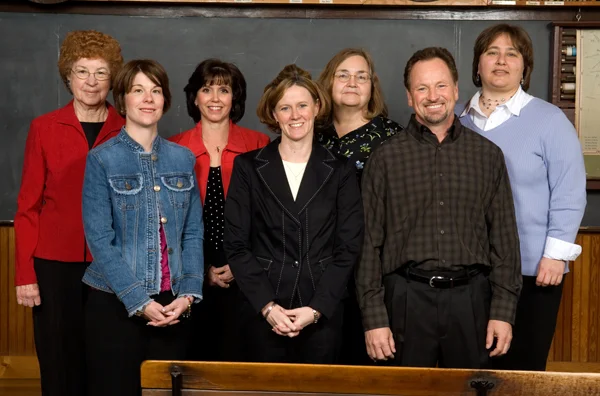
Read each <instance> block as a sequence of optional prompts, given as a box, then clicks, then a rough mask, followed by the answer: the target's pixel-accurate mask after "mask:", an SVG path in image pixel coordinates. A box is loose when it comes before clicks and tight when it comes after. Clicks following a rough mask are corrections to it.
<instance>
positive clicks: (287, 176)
mask: <svg viewBox="0 0 600 396" xmlns="http://www.w3.org/2000/svg"><path fill="white" fill-rule="evenodd" d="M58 66H59V72H60V75H61V78H62V80H63V81H64V83H65V84H66V87H67V89H68V90H69V91H70V92H71V93H72V94H73V100H72V101H71V102H70V103H69V104H68V105H66V106H65V107H63V108H61V109H58V110H56V111H53V112H51V113H48V114H45V115H42V116H40V117H38V118H36V119H35V120H34V121H33V122H32V124H31V127H30V131H29V135H28V138H27V143H26V149H25V159H24V166H23V177H22V184H21V190H20V193H19V198H18V211H17V214H16V216H15V233H16V244H17V245H16V254H17V257H16V285H17V287H16V293H17V300H18V302H19V304H23V305H26V306H30V307H33V318H34V334H35V344H36V350H37V354H38V360H39V362H40V371H41V375H42V393H43V394H44V395H45V396H48V395H61V396H64V395H83V394H87V395H103V394H113V395H128V396H130V395H135V394H140V375H139V366H140V364H141V362H142V361H144V360H146V359H161V360H162V359H168V360H171V359H172V360H183V359H197V360H221V361H252V362H288V363H318V364H335V363H342V364H362V365H369V364H388V365H389V364H391V365H401V366H422V367H435V366H436V365H437V366H439V367H454V368H459V367H460V368H496V369H525V370H544V369H545V364H546V359H547V355H548V351H549V349H550V343H551V341H552V337H553V333H554V328H555V323H556V316H557V312H558V306H559V303H560V299H561V294H562V279H563V276H564V274H565V273H566V272H567V271H568V265H567V264H568V261H572V260H574V259H575V258H577V256H578V254H579V253H580V252H581V248H580V247H579V246H577V245H575V244H574V240H575V237H576V234H577V230H578V227H579V224H580V222H581V219H582V217H583V211H584V208H585V204H586V191H585V169H584V164H583V157H582V153H581V148H580V145H579V141H578V138H577V134H576V132H575V130H574V128H573V126H572V124H571V123H570V122H569V121H568V120H567V118H566V117H565V116H564V114H563V113H562V112H561V111H560V110H559V109H558V108H556V107H555V106H553V105H551V104H549V103H547V102H545V101H543V100H541V99H538V98H535V97H532V96H531V95H529V94H527V92H526V91H527V89H528V88H529V83H530V78H531V74H532V70H533V48H532V43H531V40H530V38H529V36H528V34H527V33H526V32H525V31H524V30H523V29H522V28H520V27H516V26H511V25H506V24H501V25H494V26H490V27H489V28H487V29H486V30H484V31H483V32H482V33H481V34H480V35H479V37H478V38H477V40H476V43H475V48H474V58H473V72H472V79H473V83H474V84H475V85H476V86H477V87H479V88H480V89H479V90H478V92H477V93H476V94H475V95H474V96H473V98H471V99H470V101H463V103H461V104H458V103H457V102H458V99H459V94H458V86H457V83H458V72H457V68H456V65H455V62H454V59H453V57H452V55H451V54H450V52H449V51H448V50H446V49H444V48H439V47H429V48H425V49H422V50H419V51H417V52H415V53H414V54H413V55H412V56H411V58H410V59H409V60H408V62H407V64H406V67H405V69H404V85H405V88H406V94H407V99H408V105H409V106H410V107H412V108H413V110H414V114H413V115H412V116H411V119H410V120H409V122H408V124H407V126H406V127H405V128H404V127H402V126H401V125H400V124H398V123H396V122H394V121H392V120H390V119H388V118H387V116H388V112H387V106H386V104H385V101H384V98H383V94H382V89H381V83H380V81H379V78H378V76H377V73H376V71H375V67H374V64H373V60H372V59H371V56H370V55H369V54H368V52H366V51H364V50H362V49H344V50H342V51H340V52H339V53H338V54H336V55H335V56H334V57H333V58H332V59H331V60H330V61H329V63H327V65H326V66H325V68H324V70H323V72H322V73H321V75H320V77H319V78H318V80H313V79H312V77H311V75H310V74H309V73H308V72H306V71H305V70H303V69H301V68H300V67H298V66H297V65H288V66H285V67H284V68H283V70H282V71H281V72H280V73H279V74H278V75H277V76H276V77H275V78H274V79H273V80H272V81H271V82H270V83H269V84H268V85H267V86H266V87H265V89H264V92H263V95H262V97H261V99H260V102H259V104H258V109H257V115H258V117H259V119H260V121H261V122H262V123H263V124H264V125H265V126H266V127H267V128H268V129H269V130H270V131H271V132H272V133H274V134H276V135H278V136H277V138H276V139H274V140H273V141H270V139H269V137H268V136H267V135H265V134H263V133H260V132H257V131H253V130H249V129H246V128H243V127H241V126H239V125H238V122H239V121H241V120H242V118H243V116H244V113H245V101H246V81H245V79H244V76H243V75H242V73H241V72H240V70H239V69H238V68H237V67H236V66H235V65H233V64H231V63H227V62H224V61H221V60H218V59H207V60H205V61H203V62H202V63H200V64H199V65H198V67H197V68H196V69H195V70H194V72H193V73H192V75H191V77H190V78H189V81H188V84H187V86H186V87H185V89H184V91H185V97H186V104H187V110H188V114H189V115H190V117H191V118H192V119H193V121H194V122H195V123H196V126H195V127H194V128H193V129H191V130H189V131H186V132H184V133H181V134H178V135H175V136H172V137H170V138H169V139H164V138H162V137H161V136H160V135H159V133H158V122H159V121H160V119H161V117H162V115H163V114H164V113H165V112H166V111H168V109H169V107H170V104H171V92H170V89H169V79H168V76H167V73H166V71H165V69H164V68H163V67H162V66H161V65H160V64H159V63H157V62H156V61H153V60H143V59H140V60H132V61H130V62H127V63H125V64H123V57H122V55H121V49H120V46H119V44H118V42H117V41H116V40H115V39H114V38H112V37H110V36H108V35H106V34H103V33H100V32H96V31H76V32H71V33H69V34H68V35H67V36H66V38H65V40H64V42H63V44H62V47H61V51H60V59H59V63H58ZM111 89H112V91H113V99H114V100H113V103H114V107H113V105H111V104H109V103H108V101H107V96H108V93H109V91H110V90H111ZM513 340H514V341H513Z"/></svg>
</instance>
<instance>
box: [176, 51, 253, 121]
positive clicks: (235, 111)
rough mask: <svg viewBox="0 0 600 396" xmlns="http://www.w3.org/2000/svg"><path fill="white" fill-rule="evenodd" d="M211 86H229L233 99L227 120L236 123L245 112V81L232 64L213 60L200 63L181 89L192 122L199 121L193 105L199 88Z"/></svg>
mask: <svg viewBox="0 0 600 396" xmlns="http://www.w3.org/2000/svg"><path fill="white" fill-rule="evenodd" d="M213 84H215V85H229V86H230V87H231V90H232V91H233V97H232V100H231V102H232V104H231V112H230V113H229V118H230V119H231V121H232V122H233V123H234V124H235V123H237V122H238V121H239V120H241V119H242V117H243V116H244V112H245V111H246V79H245V78H244V75H243V74H242V72H241V71H240V69H238V68H237V66H236V65H234V64H233V63H228V62H223V61H221V60H219V59H214V58H211V59H206V60H205V61H203V62H202V63H200V64H199V65H198V66H197V67H196V70H194V73H192V75H191V76H190V79H189V80H188V83H187V85H186V86H185V88H184V89H183V90H184V92H185V99H186V105H187V111H188V114H189V115H190V117H192V119H193V120H194V122H196V123H198V122H199V121H200V119H201V118H202V114H200V110H199V109H198V106H196V104H195V101H196V95H197V94H198V91H199V90H200V88H202V87H204V86H207V85H213Z"/></svg>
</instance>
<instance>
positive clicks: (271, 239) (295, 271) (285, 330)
mask: <svg viewBox="0 0 600 396" xmlns="http://www.w3.org/2000/svg"><path fill="white" fill-rule="evenodd" d="M257 112H258V116H259V118H260V120H261V122H262V123H264V124H266V125H267V126H268V127H269V128H270V129H271V130H273V131H275V132H277V133H279V134H281V137H280V138H277V139H276V140H274V141H273V142H272V143H270V144H269V145H267V146H266V147H264V148H262V149H259V150H255V151H251V152H248V153H246V154H242V155H240V156H238V157H237V158H236V159H235V163H234V170H233V175H232V179H231V185H230V187H229V195H228V196H227V204H226V207H225V222H226V226H225V239H224V247H225V251H226V253H227V257H228V260H229V261H228V262H229V265H230V267H231V269H232V271H233V274H234V276H235V278H236V280H237V282H238V285H239V287H240V290H241V292H242V293H243V295H244V296H245V299H244V300H245V301H244V305H245V306H244V307H243V309H242V312H245V313H246V314H245V318H244V326H245V327H246V328H245V331H246V333H247V334H248V337H247V343H248V347H249V351H248V352H249V357H250V358H251V360H253V361H260V362H290V363H334V362H335V360H336V358H337V353H338V350H339V340H340V339H341V337H340V331H341V325H342V317H343V306H342V304H340V301H341V299H342V297H343V296H344V293H345V292H346V284H347V281H348V278H349V277H350V276H351V274H352V271H353V267H354V265H355V264H356V262H357V260H358V257H359V253H360V248H361V244H362V237H363V211H362V204H361V200H360V192H359V189H358V184H357V181H356V176H355V169H354V167H353V164H352V163H350V162H348V161H347V160H346V159H345V158H343V159H342V158H338V157H336V156H335V155H333V154H332V153H331V152H330V151H329V150H327V149H325V148H323V147H322V146H320V145H319V144H317V143H315V142H314V139H313V137H314V124H315V120H319V119H321V118H322V117H323V116H324V115H327V114H329V100H328V99H327V96H326V95H324V94H323V91H322V90H321V89H320V88H319V86H318V85H317V84H316V83H315V82H313V81H312V80H311V77H310V74H308V73H307V72H305V71H304V70H302V69H300V68H298V67H297V66H295V65H289V66H286V67H285V68H284V69H283V70H282V71H281V72H280V73H279V75H278V76H277V77H276V78H275V80H273V81H272V82H271V83H270V84H269V85H267V87H266V88H265V91H264V94H263V97H262V98H261V101H260V103H259V106H258V111H257Z"/></svg>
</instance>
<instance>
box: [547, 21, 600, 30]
mask: <svg viewBox="0 0 600 396" xmlns="http://www.w3.org/2000/svg"><path fill="white" fill-rule="evenodd" d="M552 25H554V26H560V27H566V28H577V29H597V28H599V27H600V21H595V22H567V21H558V22H552Z"/></svg>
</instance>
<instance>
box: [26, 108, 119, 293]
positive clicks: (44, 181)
mask: <svg viewBox="0 0 600 396" xmlns="http://www.w3.org/2000/svg"><path fill="white" fill-rule="evenodd" d="M107 106H108V118H107V119H106V122H105V123H104V126H103V127H102V130H101V131H100V134H99V135H98V138H97V139H96V143H95V144H94V147H95V146H97V145H99V144H101V143H104V142H106V141H107V140H108V139H110V138H112V137H113V136H116V135H117V134H118V133H119V131H120V130H121V127H122V126H123V124H124V123H125V121H124V120H123V118H122V117H121V116H120V115H119V114H118V113H117V111H116V110H115V109H114V108H113V107H112V106H111V105H110V104H108V103H107ZM88 151H89V146H88V141H87V139H86V137H85V133H84V132H83V128H82V127H81V124H80V123H79V120H78V119H77V116H76V115H75V109H74V108H73V101H71V102H70V103H69V104H67V105H66V106H65V107H63V108H61V109H58V110H55V111H53V112H50V113H48V114H44V115H42V116H40V117H38V118H36V119H34V120H33V122H32V123H31V126H30V127H29V134H28V136H27V142H26V145H25V158H24V162H23V174H22V177H21V189H20V190H19V197H18V199H17V213H16V215H15V239H16V271H15V285H17V286H21V285H28V284H32V283H37V278H36V275H35V271H34V268H33V257H34V256H35V257H39V258H44V259H47V260H56V261H65V262H82V261H91V259H92V256H91V255H90V253H89V250H88V248H87V245H86V243H85V237H84V235H83V220H82V216H81V190H82V188H83V175H84V172H85V160H86V156H87V154H88Z"/></svg>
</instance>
